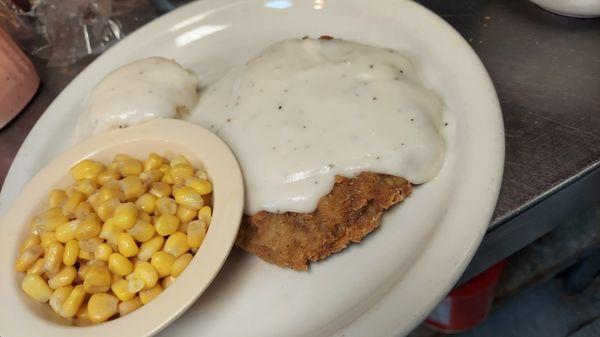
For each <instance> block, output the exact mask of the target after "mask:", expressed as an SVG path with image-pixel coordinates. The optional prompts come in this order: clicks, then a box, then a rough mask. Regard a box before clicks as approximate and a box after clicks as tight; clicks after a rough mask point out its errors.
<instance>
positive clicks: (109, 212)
mask: <svg viewBox="0 0 600 337" xmlns="http://www.w3.org/2000/svg"><path fill="white" fill-rule="evenodd" d="M120 204H121V203H120V202H119V199H116V198H112V199H108V200H106V201H105V202H103V203H102V204H100V206H98V208H97V209H96V213H97V214H98V217H99V218H100V219H101V220H102V221H106V220H108V219H109V218H111V217H113V216H114V214H115V210H116V209H117V206H119V205H120Z"/></svg>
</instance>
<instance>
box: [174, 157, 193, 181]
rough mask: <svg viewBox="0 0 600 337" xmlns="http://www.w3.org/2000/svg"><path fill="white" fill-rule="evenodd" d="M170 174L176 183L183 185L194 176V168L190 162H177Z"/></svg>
mask: <svg viewBox="0 0 600 337" xmlns="http://www.w3.org/2000/svg"><path fill="white" fill-rule="evenodd" d="M171 163H172V162H171ZM168 174H169V175H170V176H171V178H172V179H173V183H174V184H175V185H177V186H182V185H183V184H185V180H186V179H187V178H191V177H193V176H194V169H193V168H192V167H191V166H190V165H189V164H176V165H174V166H171V170H170V171H169V173H168Z"/></svg>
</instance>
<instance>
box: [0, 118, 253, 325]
mask: <svg viewBox="0 0 600 337" xmlns="http://www.w3.org/2000/svg"><path fill="white" fill-rule="evenodd" d="M152 152H157V153H159V154H163V155H165V154H182V155H185V156H186V157H187V158H188V159H189V160H190V161H191V163H192V164H193V165H194V166H195V167H203V168H204V169H205V170H206V172H207V173H208V175H209V177H210V179H211V180H212V182H213V186H214V191H213V198H214V204H213V214H212V220H211V224H210V227H209V229H208V232H207V233H206V238H205V240H204V242H203V243H202V245H201V246H200V248H199V249H198V252H197V254H196V256H195V257H194V258H193V259H192V261H191V262H190V264H189V265H188V266H187V268H186V270H185V271H184V272H183V273H182V274H181V275H180V276H179V277H178V278H177V280H176V281H175V283H173V284H172V285H171V286H170V287H169V288H167V289H165V291H164V292H163V293H162V294H161V295H160V296H158V297H157V298H156V299H154V300H153V301H152V302H150V303H148V304H147V305H145V306H143V307H141V308H140V309H138V310H136V311H134V312H132V313H130V314H128V315H127V316H125V317H123V318H119V319H116V320H112V321H110V322H106V323H102V324H98V325H93V326H88V327H74V326H69V324H68V323H69V322H67V321H66V320H63V319H62V318H60V317H59V316H58V315H56V314H55V313H54V312H53V311H52V310H51V309H50V306H48V305H47V304H46V305H41V304H38V303H35V302H34V301H33V300H31V299H30V298H28V297H27V296H26V295H25V294H24V293H23V292H22V291H21V289H20V285H21V280H22V278H23V277H22V275H21V274H20V275H17V273H16V272H15V271H14V268H13V265H14V261H16V259H17V256H18V251H19V246H20V244H21V242H23V240H24V239H25V237H26V236H27V232H28V229H29V226H28V224H29V223H30V221H31V219H32V218H33V217H34V216H35V215H36V214H39V212H41V211H42V210H43V209H44V208H45V207H44V206H45V205H47V200H48V193H49V192H50V190H51V189H53V188H65V187H66V186H67V185H68V184H70V183H71V182H72V180H71V177H70V176H69V169H70V168H71V167H72V166H73V165H75V164H76V163H78V162H79V161H81V160H83V159H86V158H91V159H95V160H98V161H101V162H103V163H107V162H110V161H111V160H112V159H113V158H114V156H115V155H116V154H118V153H125V154H129V155H132V156H134V157H137V158H145V157H147V156H148V154H149V153H152ZM243 208H244V184H243V180H242V172H241V170H240V167H239V165H238V163H237V161H236V159H235V157H234V155H233V153H232V152H231V150H230V149H229V148H228V147H227V145H226V144H225V143H224V142H223V141H222V140H221V139H220V138H219V137H217V136H215V135H214V134H213V133H212V132H210V131H208V130H206V129H204V128H202V127H200V126H197V125H193V124H190V123H187V122H183V121H178V120H173V119H164V120H156V121H151V122H148V123H145V124H142V125H136V126H134V127H131V128H127V129H124V130H114V131H111V132H109V133H106V134H102V135H97V136H95V137H91V138H89V139H87V140H86V141H85V142H83V143H81V144H78V145H76V146H74V147H73V148H70V149H68V150H67V151H65V152H63V153H61V154H60V155H59V156H58V157H56V158H55V159H53V160H52V161H51V162H50V163H49V164H48V165H46V166H44V168H43V169H42V170H41V171H40V172H39V173H38V174H36V175H35V177H33V178H32V179H31V181H29V183H28V184H27V185H26V186H25V188H23V190H22V191H21V192H20V194H19V195H18V196H17V198H16V200H15V201H14V202H13V203H12V206H11V207H10V208H9V209H8V210H7V212H6V214H3V216H2V218H1V219H0V238H2V240H6V241H5V242H2V245H0V260H1V261H2V263H1V264H0V298H1V299H2V303H1V306H0V336H3V337H4V336H6V337H8V336H16V335H22V336H37V335H40V334H42V332H43V335H44V336H60V337H106V336H128V337H134V336H148V335H151V334H153V333H156V332H157V331H158V330H160V329H161V328H163V327H164V326H165V325H167V324H168V323H169V322H171V321H173V320H174V319H176V318H177V317H178V316H179V315H181V313H183V312H184V311H185V309H187V308H188V307H189V306H190V305H191V304H192V303H193V302H194V300H195V299H196V298H197V297H198V296H200V295H201V294H202V292H203V291H204V290H205V289H206V288H207V287H208V285H209V284H210V282H211V281H212V280H213V279H214V278H215V276H216V275H217V273H218V272H219V269H221V267H222V266H223V263H224V262H225V260H226V259H227V256H228V255H229V252H230V251H231V248H232V247H233V244H234V242H235V238H236V236H237V232H238V228H239V225H240V220H241V218H242V211H243Z"/></svg>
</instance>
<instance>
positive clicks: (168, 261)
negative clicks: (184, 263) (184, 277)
mask: <svg viewBox="0 0 600 337" xmlns="http://www.w3.org/2000/svg"><path fill="white" fill-rule="evenodd" d="M173 262H175V257H174V256H173V255H171V254H169V253H167V252H165V251H163V250H161V251H158V252H156V253H154V254H152V258H151V259H150V264H152V267H154V269H155V270H156V273H157V274H158V277H165V276H167V275H169V274H170V273H171V266H172V265H173Z"/></svg>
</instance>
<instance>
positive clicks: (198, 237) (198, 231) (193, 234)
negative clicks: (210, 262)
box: [187, 220, 208, 249]
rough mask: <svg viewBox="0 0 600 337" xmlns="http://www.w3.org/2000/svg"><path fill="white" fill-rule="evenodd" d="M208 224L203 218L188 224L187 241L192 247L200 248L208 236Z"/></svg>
mask: <svg viewBox="0 0 600 337" xmlns="http://www.w3.org/2000/svg"><path fill="white" fill-rule="evenodd" d="M207 229H208V226H206V223H204V221H202V220H194V221H191V222H190V223H189V224H188V228H187V243H188V245H190V247H192V248H194V249H198V248H199V247H200V245H201V244H202V242H203V241H204V237H206V231H207Z"/></svg>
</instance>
